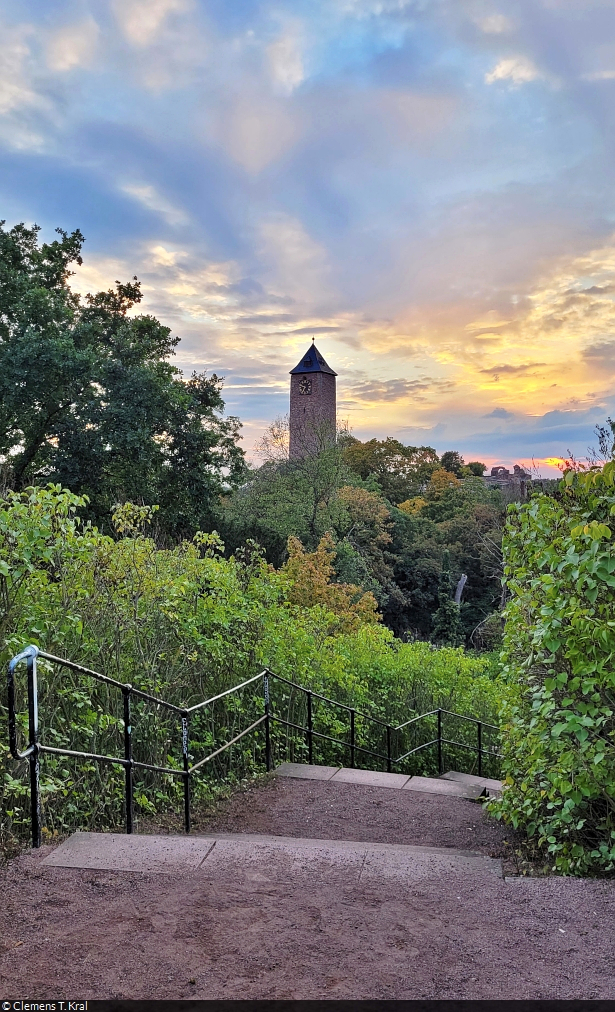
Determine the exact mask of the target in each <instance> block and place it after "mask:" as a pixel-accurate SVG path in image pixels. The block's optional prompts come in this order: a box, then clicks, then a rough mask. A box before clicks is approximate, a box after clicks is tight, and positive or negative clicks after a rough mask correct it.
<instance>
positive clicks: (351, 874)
mask: <svg viewBox="0 0 615 1012" xmlns="http://www.w3.org/2000/svg"><path fill="white" fill-rule="evenodd" d="M42 865H43V866H44V867H47V868H88V869H93V870H94V869H96V870H100V871H102V870H108V871H116V872H120V871H125V872H133V873H134V872H149V873H152V872H153V873H158V874H174V875H177V874H178V873H184V874H192V875H199V874H202V875H206V876H207V877H208V878H209V879H210V880H211V881H212V882H215V881H216V880H217V879H220V880H223V881H229V879H232V880H233V882H236V881H239V880H240V879H242V878H245V877H247V878H248V881H249V883H250V886H251V887H253V885H254V881H255V880H257V881H258V882H259V883H262V882H263V881H265V882H266V881H270V882H274V883H276V884H277V883H279V882H280V880H284V879H288V878H290V877H293V876H294V877H306V878H307V880H308V881H312V880H313V879H314V877H315V878H316V880H318V879H321V880H322V879H323V877H326V876H331V875H333V876H335V875H337V876H338V878H337V879H336V878H333V879H332V881H334V882H335V881H338V879H339V878H340V877H341V879H342V881H343V882H347V883H348V884H349V885H351V886H353V885H356V884H357V883H358V882H359V881H360V882H362V883H369V882H374V883H376V884H377V883H378V882H380V881H381V880H382V879H383V878H385V879H389V880H390V879H391V878H396V879H398V880H399V882H400V885H406V884H408V883H412V882H416V881H419V880H421V879H434V878H438V877H441V876H442V875H447V874H454V875H461V876H463V877H466V878H470V877H472V876H473V875H476V874H478V875H482V876H484V875H485V874H486V875H489V876H491V875H495V876H497V877H498V878H501V877H502V866H501V862H500V861H499V860H494V859H493V858H490V857H485V856H484V855H483V854H478V853H475V852H472V851H463V850H453V849H449V848H443V847H416V846H409V845H404V844H390V843H364V842H354V841H350V840H318V839H302V838H295V837H276V836H266V835H256V834H251V833H250V834H249V833H246V834H243V833H236V834H221V833H220V834H219V833H215V834H213V833H212V834H210V835H207V836H193V837H182V836H126V835H124V834H116V833H74V834H73V836H70V837H69V838H68V840H66V841H65V842H64V843H62V844H61V845H60V846H59V847H57V848H56V849H55V850H53V851H52V853H51V854H49V856H48V857H46V858H45V859H44V860H43V861H42Z"/></svg>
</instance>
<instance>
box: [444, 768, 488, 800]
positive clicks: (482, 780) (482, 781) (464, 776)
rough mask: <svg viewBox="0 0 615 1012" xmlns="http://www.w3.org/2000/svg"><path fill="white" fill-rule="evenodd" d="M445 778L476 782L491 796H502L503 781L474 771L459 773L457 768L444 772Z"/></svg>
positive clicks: (468, 782)
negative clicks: (476, 774) (478, 774)
mask: <svg viewBox="0 0 615 1012" xmlns="http://www.w3.org/2000/svg"><path fill="white" fill-rule="evenodd" d="M442 779H443V780H453V781H455V782H456V783H460V784H474V785H477V786H480V787H483V788H484V790H485V792H486V793H487V794H488V795H489V797H501V794H502V781H501V780H493V779H491V778H490V777H478V776H474V774H472V773H457V771H456V770H449V772H448V773H443V774H442Z"/></svg>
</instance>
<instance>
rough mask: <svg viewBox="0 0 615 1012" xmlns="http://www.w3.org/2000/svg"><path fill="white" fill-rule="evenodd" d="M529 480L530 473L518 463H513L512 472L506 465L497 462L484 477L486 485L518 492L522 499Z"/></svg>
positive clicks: (530, 477)
mask: <svg viewBox="0 0 615 1012" xmlns="http://www.w3.org/2000/svg"><path fill="white" fill-rule="evenodd" d="M531 480H532V475H531V474H530V472H529V471H526V470H525V468H523V467H520V465H519V464H515V466H514V467H513V469H512V474H511V472H510V471H509V470H508V468H507V467H503V466H502V464H497V465H496V466H495V467H492V468H491V474H486V475H485V477H484V481H485V482H486V483H487V485H491V486H492V487H495V488H500V489H502V491H507V492H511V493H516V494H519V495H520V497H521V498H522V499H525V493H526V488H527V483H528V481H531Z"/></svg>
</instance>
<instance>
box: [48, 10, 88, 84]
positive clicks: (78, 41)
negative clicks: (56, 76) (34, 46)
mask: <svg viewBox="0 0 615 1012" xmlns="http://www.w3.org/2000/svg"><path fill="white" fill-rule="evenodd" d="M99 35H100V29H99V27H98V25H97V23H96V22H95V21H94V19H93V18H87V19H86V20H85V21H82V22H80V23H79V24H75V25H68V26H67V27H66V28H60V29H59V30H58V31H55V32H52V34H51V35H50V37H49V41H48V42H47V63H48V65H49V67H50V68H51V70H55V71H58V72H60V73H63V72H65V71H68V70H73V68H74V67H87V66H88V65H90V64H91V61H92V59H93V57H94V54H95V52H96V47H97V44H98V40H99Z"/></svg>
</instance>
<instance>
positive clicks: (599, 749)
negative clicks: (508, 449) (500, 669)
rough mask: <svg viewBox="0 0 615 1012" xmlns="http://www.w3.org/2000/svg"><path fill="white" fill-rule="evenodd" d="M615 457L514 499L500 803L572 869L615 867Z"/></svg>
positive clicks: (501, 810) (507, 546) (556, 865)
mask: <svg viewBox="0 0 615 1012" xmlns="http://www.w3.org/2000/svg"><path fill="white" fill-rule="evenodd" d="M614 515H615V462H611V463H607V464H606V465H605V466H604V467H602V468H598V467H593V468H591V469H588V470H586V471H581V472H575V471H573V470H570V471H568V472H567V473H566V474H565V477H564V480H563V482H562V487H561V491H560V494H559V496H558V499H557V500H556V499H554V498H551V497H550V496H548V495H538V496H535V497H533V498H532V499H531V500H530V501H529V502H528V503H524V504H523V505H518V506H511V507H510V510H509V519H508V524H507V527H506V531H505V536H504V546H503V550H504V561H505V570H504V572H505V580H506V583H507V586H508V590H509V592H510V595H511V597H510V601H509V603H508V606H507V612H506V630H505V637H504V652H503V655H502V657H503V662H504V677H505V679H506V681H507V683H508V688H507V698H506V703H505V706H504V712H503V715H502V716H503V724H502V737H503V749H504V760H503V770H504V774H505V780H506V784H507V789H506V790H505V791H504V796H503V799H502V800H501V802H499V803H498V804H497V805H496V806H495V812H496V814H498V815H499V816H500V817H501V818H504V819H505V820H507V821H508V822H510V823H512V825H513V826H515V827H520V828H522V829H523V830H525V831H526V832H527V834H528V835H529V836H530V837H531V838H532V839H533V840H534V841H535V842H536V844H537V845H538V847H539V848H541V849H542V850H543V851H544V852H546V853H547V855H548V858H549V862H550V864H551V867H552V868H553V869H554V870H556V871H558V872H560V873H564V874H573V875H586V874H607V873H612V872H613V870H614V869H615V545H614V544H613V529H615V528H614V527H613V521H614Z"/></svg>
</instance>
